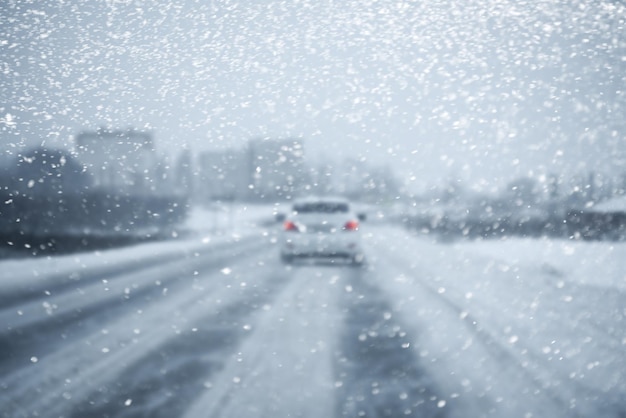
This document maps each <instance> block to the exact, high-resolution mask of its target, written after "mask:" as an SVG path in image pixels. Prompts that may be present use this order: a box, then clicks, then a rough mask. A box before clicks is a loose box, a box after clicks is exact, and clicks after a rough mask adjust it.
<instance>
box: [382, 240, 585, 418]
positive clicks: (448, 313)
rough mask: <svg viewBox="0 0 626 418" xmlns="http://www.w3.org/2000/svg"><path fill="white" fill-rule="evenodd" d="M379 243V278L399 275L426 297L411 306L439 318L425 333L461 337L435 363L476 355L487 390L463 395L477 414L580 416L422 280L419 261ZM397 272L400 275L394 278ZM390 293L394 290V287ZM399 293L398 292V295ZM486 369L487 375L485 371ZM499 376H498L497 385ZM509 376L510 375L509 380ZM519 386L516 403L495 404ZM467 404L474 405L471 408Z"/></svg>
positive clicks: (478, 371) (457, 372)
mask: <svg viewBox="0 0 626 418" xmlns="http://www.w3.org/2000/svg"><path fill="white" fill-rule="evenodd" d="M380 232H381V238H382V237H384V235H385V232H384V231H380ZM373 243H374V245H375V247H376V254H378V255H379V258H378V260H379V262H378V263H377V264H378V265H377V269H378V270H379V271H382V272H384V274H385V276H386V277H385V278H384V279H383V278H382V277H381V278H379V280H380V281H382V280H390V276H389V275H391V274H394V276H391V277H401V278H403V281H405V282H410V284H411V288H412V289H411V290H417V289H421V291H420V292H416V297H415V298H414V297H413V296H411V297H410V299H409V300H410V302H411V305H416V306H417V307H418V308H422V306H419V302H417V301H419V300H423V301H424V302H425V303H424V306H428V309H429V310H430V313H431V315H432V314H434V315H436V317H431V319H433V320H434V322H433V324H428V323H424V324H422V328H427V329H428V333H429V334H431V335H432V336H431V337H430V339H431V340H437V341H443V340H440V336H438V335H437V333H438V329H439V330H441V331H443V334H449V333H450V330H454V329H458V335H453V336H452V338H448V340H447V341H444V342H443V343H444V344H445V345H442V346H441V347H440V348H441V349H443V350H444V351H442V352H439V353H438V352H430V353H429V355H431V356H434V360H437V357H441V358H446V361H450V362H451V364H457V365H459V364H460V363H459V358H461V357H459V356H460V355H463V356H466V355H467V353H468V352H470V351H472V352H475V353H476V354H475V355H474V357H471V356H469V355H467V357H468V358H469V359H471V360H470V361H473V362H475V363H476V364H475V365H474V366H472V367H474V372H473V377H480V378H481V379H484V382H483V383H482V386H483V388H484V389H482V390H479V392H478V393H475V394H474V395H473V396H474V398H473V399H470V398H471V396H469V397H468V396H467V393H466V394H465V396H463V398H464V399H463V402H465V405H466V406H467V407H470V408H471V407H472V406H473V404H476V405H475V406H478V408H477V409H476V410H477V411H483V413H484V414H487V415H495V416H497V415H498V414H500V413H505V414H518V413H521V412H523V411H529V410H530V411H535V412H539V413H540V415H542V416H555V417H556V416H567V417H577V416H579V414H578V413H577V411H575V410H572V409H571V408H570V406H571V405H570V403H569V399H564V398H563V394H562V393H560V392H559V391H557V389H558V388H553V387H551V386H550V385H549V384H546V383H545V381H544V380H542V379H541V378H540V376H539V375H537V374H535V373H533V371H532V370H530V369H529V368H528V367H527V364H526V362H525V361H522V360H520V358H519V356H518V355H517V354H516V353H514V352H513V351H511V349H510V347H508V346H506V345H504V344H503V343H501V342H500V341H499V340H498V339H497V338H496V337H495V336H494V335H492V334H491V333H490V332H489V330H488V329H486V328H484V327H482V325H481V323H480V321H479V320H478V319H477V318H475V317H474V316H473V315H472V314H471V313H470V312H469V311H468V310H466V309H465V308H464V307H463V306H460V305H459V304H457V303H456V302H455V301H454V300H452V299H451V298H450V297H449V296H448V293H449V292H441V291H440V290H439V289H438V288H435V287H434V286H433V285H432V284H430V283H428V282H427V281H426V280H425V279H424V278H423V277H421V276H420V275H416V274H415V268H414V267H412V266H411V263H412V262H414V260H411V261H410V260H409V259H406V258H403V257H401V256H400V255H398V254H397V253H396V252H395V251H394V250H393V249H392V248H390V247H389V246H388V245H385V244H384V243H381V242H373ZM420 268H422V269H427V268H428V267H427V266H421V267H420ZM394 271H395V272H396V273H392V272H394ZM386 288H387V291H388V290H389V289H392V288H393V287H391V288H389V287H386ZM407 289H408V288H407ZM394 292H397V290H396V291H394ZM395 294H396V295H397V296H400V297H401V298H404V302H406V296H408V295H401V294H398V293H395ZM404 302H403V303H404ZM404 309H405V308H404ZM404 309H403V310H404ZM405 315H406V314H405ZM422 316H423V315H422ZM423 321H424V319H423V318H420V319H418V320H417V323H419V322H423ZM435 323H436V324H437V325H434V324H435ZM462 329H464V330H465V331H463V330H462ZM425 333H426V332H425ZM463 340H465V342H464V343H463V342H462V341H463ZM431 343H432V341H431ZM477 343H478V344H477ZM418 344H419V342H418ZM437 344H440V343H437ZM451 346H452V347H455V346H456V350H457V354H455V353H454V352H453V351H451V350H450V348H451ZM481 350H482V351H483V352H484V354H487V355H488V357H486V358H485V357H483V356H482V355H481V354H480V353H481ZM526 355H532V353H530V352H529V353H526ZM438 362H440V361H438ZM465 367H466V365H464V366H463V368H465ZM483 369H484V374H483V372H482V370H483ZM460 372H461V369H459V370H455V369H451V370H450V373H451V375H459V379H461V376H460ZM481 374H482V375H481ZM490 376H491V377H490ZM495 376H498V377H496V378H495V380H494V377H495ZM504 376H508V378H505V377H504ZM441 377H443V380H448V384H449V383H450V377H449V376H448V377H446V376H445V375H441ZM497 379H501V380H503V382H502V383H504V385H503V386H502V385H499V384H498V383H497V382H498V380H497ZM464 381H465V384H463V380H462V381H461V382H454V384H453V385H452V386H456V387H457V389H458V390H457V391H456V392H455V396H460V394H461V393H463V389H464V388H463V386H464V385H467V384H468V383H467V382H469V379H464ZM513 382H514V386H515V387H517V388H521V389H520V390H517V391H515V392H514V393H510V394H509V396H508V398H506V402H509V403H510V404H506V403H505V402H503V401H504V399H505V398H503V397H502V396H500V395H496V396H495V397H494V398H493V399H491V396H493V393H496V392H501V391H502V390H505V391H506V390H508V388H507V386H508V385H509V384H510V383H513ZM490 393H491V394H490ZM524 399H531V400H533V401H536V402H531V403H530V404H529V403H527V402H526V403H525V402H524ZM467 402H469V404H467ZM462 408H463V407H462ZM485 411H486V412H485ZM498 411H499V412H498ZM470 414H471V413H470ZM451 416H454V417H456V416H464V415H463V414H460V415H457V414H456V413H454V414H452V415H451Z"/></svg>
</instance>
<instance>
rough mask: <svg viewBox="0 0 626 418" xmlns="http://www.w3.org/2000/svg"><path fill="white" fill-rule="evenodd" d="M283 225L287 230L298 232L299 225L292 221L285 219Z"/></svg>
mask: <svg viewBox="0 0 626 418" xmlns="http://www.w3.org/2000/svg"><path fill="white" fill-rule="evenodd" d="M283 227H284V228H285V231H294V232H298V226H297V225H296V224H295V223H294V222H292V221H285V223H284V224H283Z"/></svg>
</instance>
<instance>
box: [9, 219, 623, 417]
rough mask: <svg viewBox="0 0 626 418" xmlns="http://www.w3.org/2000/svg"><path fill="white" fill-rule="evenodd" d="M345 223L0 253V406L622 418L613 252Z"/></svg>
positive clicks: (36, 410) (618, 271) (617, 265)
mask: <svg viewBox="0 0 626 418" xmlns="http://www.w3.org/2000/svg"><path fill="white" fill-rule="evenodd" d="M364 232H365V235H366V243H365V244H366V250H367V256H368V264H367V265H366V266H364V267H362V268H355V267H351V266H342V265H334V264H330V263H327V264H315V263H302V264H297V265H295V266H293V267H286V266H283V265H282V264H280V262H279V261H278V256H277V249H276V248H275V246H274V241H275V240H274V238H273V234H272V233H271V231H270V232H269V233H268V232H267V231H264V230H263V229H262V228H259V229H256V230H252V231H250V232H249V233H247V234H245V235H240V236H237V237H236V238H232V237H221V238H219V239H218V238H216V239H206V238H201V237H199V238H189V239H186V240H180V241H173V242H169V243H151V244H143V245H140V246H137V247H134V248H132V249H129V248H126V249H119V250H113V251H106V252H101V253H95V254H82V255H71V256H63V257H54V258H50V259H43V258H42V259H36V260H33V259H28V260H5V261H2V262H0V271H1V273H0V274H1V275H2V278H3V279H2V281H1V282H0V290H1V293H0V306H1V310H0V324H1V327H2V328H1V334H0V350H1V352H2V358H1V361H0V376H1V377H0V405H1V408H2V412H1V414H0V416H2V417H31V416H42V417H76V418H78V417H140V416H141V417H189V418H195V417H242V416H251V417H357V416H365V417H382V416H390V417H399V416H420V417H468V416H492V417H525V416H529V417H530V416H533V417H576V416H580V417H587V416H603V417H624V416H626V356H624V354H623V353H624V351H625V349H626V322H625V319H624V317H625V316H626V261H625V260H626V245H624V244H621V243H620V244H616V243H579V242H567V241H549V240H513V239H511V240H507V241H501V242H498V241H488V242H474V243H472V242H459V243H453V244H441V243H437V242H436V241H433V240H432V239H430V238H428V237H419V236H411V235H410V234H409V233H407V232H405V231H402V230H400V229H395V228H391V227H384V226H375V225H369V226H366V227H365V230H364Z"/></svg>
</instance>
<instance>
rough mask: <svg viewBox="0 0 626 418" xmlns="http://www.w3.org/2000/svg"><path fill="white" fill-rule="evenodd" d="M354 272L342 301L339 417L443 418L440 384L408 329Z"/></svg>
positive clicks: (387, 302)
mask: <svg viewBox="0 0 626 418" xmlns="http://www.w3.org/2000/svg"><path fill="white" fill-rule="evenodd" d="M370 274H371V272H366V271H364V270H362V271H355V272H353V273H352V274H351V275H350V276H349V279H348V281H347V283H346V284H345V292H343V297H342V298H341V305H342V306H343V307H344V309H345V323H344V331H343V332H342V337H341V343H340V345H339V347H340V348H339V350H340V355H339V358H338V361H337V364H336V367H335V368H336V375H337V377H336V380H337V381H339V382H341V387H340V389H339V390H338V394H339V395H338V398H337V407H336V409H337V412H336V416H337V417H357V416H359V417H400V416H406V417H424V418H434V417H446V416H447V413H448V411H450V408H454V405H453V404H451V403H448V405H447V408H445V409H443V408H442V405H443V404H442V403H440V400H441V399H442V398H441V395H440V394H439V388H437V385H436V383H435V382H434V381H433V379H432V378H431V376H429V374H428V373H427V371H426V369H425V368H424V367H423V365H422V364H421V361H420V359H419V356H418V355H416V353H415V352H414V350H413V347H412V346H411V342H412V341H413V340H414V339H415V336H409V335H408V334H407V329H406V327H405V326H404V324H403V323H402V321H401V320H400V319H399V317H398V315H396V312H395V310H394V308H393V303H392V301H390V300H389V299H388V295H387V294H385V293H383V292H381V289H380V288H379V287H378V286H376V285H373V284H372V283H374V280H371V279H370V280H366V279H365V276H367V275H370Z"/></svg>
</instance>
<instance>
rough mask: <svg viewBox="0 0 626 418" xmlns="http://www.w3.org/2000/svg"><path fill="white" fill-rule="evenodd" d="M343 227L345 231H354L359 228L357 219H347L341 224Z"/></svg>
mask: <svg viewBox="0 0 626 418" xmlns="http://www.w3.org/2000/svg"><path fill="white" fill-rule="evenodd" d="M343 229H344V230H346V231H356V230H358V229H359V223H358V222H357V221H348V222H346V224H345V225H344V226H343Z"/></svg>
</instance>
